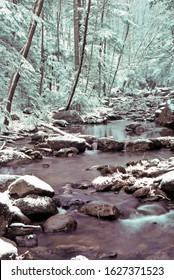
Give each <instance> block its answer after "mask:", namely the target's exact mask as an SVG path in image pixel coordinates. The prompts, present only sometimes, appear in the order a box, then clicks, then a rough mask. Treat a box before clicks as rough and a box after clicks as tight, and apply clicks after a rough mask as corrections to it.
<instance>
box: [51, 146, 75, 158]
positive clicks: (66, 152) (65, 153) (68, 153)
mask: <svg viewBox="0 0 174 280" xmlns="http://www.w3.org/2000/svg"><path fill="white" fill-rule="evenodd" d="M78 153H79V151H78V149H77V148H75V147H70V148H63V149H60V150H59V151H56V152H54V156H56V157H73V156H75V155H77V154H78Z"/></svg>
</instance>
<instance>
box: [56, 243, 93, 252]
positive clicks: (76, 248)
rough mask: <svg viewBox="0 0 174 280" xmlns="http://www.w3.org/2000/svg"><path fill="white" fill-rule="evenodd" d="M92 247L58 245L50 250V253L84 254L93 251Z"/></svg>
mask: <svg viewBox="0 0 174 280" xmlns="http://www.w3.org/2000/svg"><path fill="white" fill-rule="evenodd" d="M93 250H94V248H93V247H86V246H81V245H77V244H71V245H59V246H57V247H55V248H54V249H52V253H77V252H78V253H82V252H83V253H84V252H85V253H86V252H88V251H93Z"/></svg>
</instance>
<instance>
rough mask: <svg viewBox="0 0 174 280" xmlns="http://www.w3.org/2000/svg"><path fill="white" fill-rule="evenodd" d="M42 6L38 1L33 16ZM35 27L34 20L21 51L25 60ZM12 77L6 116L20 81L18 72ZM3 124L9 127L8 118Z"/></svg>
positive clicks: (37, 14) (41, 1)
mask: <svg viewBox="0 0 174 280" xmlns="http://www.w3.org/2000/svg"><path fill="white" fill-rule="evenodd" d="M43 4H44V0H40V1H39V4H38V8H37V9H36V12H35V15H36V16H38V17H39V16H40V13H41V11H42V8H43ZM36 27H37V21H36V20H34V22H33V23H32V24H31V26H30V29H29V34H28V38H27V42H26V45H25V46H24V49H23V51H22V56H23V57H24V58H25V59H26V58H27V56H28V53H29V50H30V47H31V43H32V39H33V36H34V33H35V31H36ZM12 76H13V78H12V80H11V86H10V87H9V91H8V100H7V106H6V111H7V114H8V115H9V114H10V112H11V106H12V101H13V97H14V94H15V90H16V87H17V85H18V82H19V79H20V74H19V71H18V72H16V73H15V74H12ZM4 124H5V125H7V126H8V125H9V119H8V117H5V120H4Z"/></svg>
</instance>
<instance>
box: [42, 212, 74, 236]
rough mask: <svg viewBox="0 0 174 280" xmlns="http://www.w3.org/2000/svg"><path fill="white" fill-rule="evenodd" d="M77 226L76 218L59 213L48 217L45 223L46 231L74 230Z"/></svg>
mask: <svg viewBox="0 0 174 280" xmlns="http://www.w3.org/2000/svg"><path fill="white" fill-rule="evenodd" d="M76 228H77V222H76V220H75V219H74V218H73V217H71V216H70V215H67V214H57V215H54V216H52V217H50V218H48V219H47V220H46V221H45V223H44V224H43V229H44V231H45V232H60V231H72V230H75V229H76Z"/></svg>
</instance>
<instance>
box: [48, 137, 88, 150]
mask: <svg viewBox="0 0 174 280" xmlns="http://www.w3.org/2000/svg"><path fill="white" fill-rule="evenodd" d="M48 145H49V147H50V148H51V149H52V150H53V151H59V150H60V149H64V148H71V147H75V148H76V149H78V151H79V152H84V151H85V149H86V141H85V139H81V138H78V137H73V138H69V137H67V136H56V137H50V138H49V139H48Z"/></svg>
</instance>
